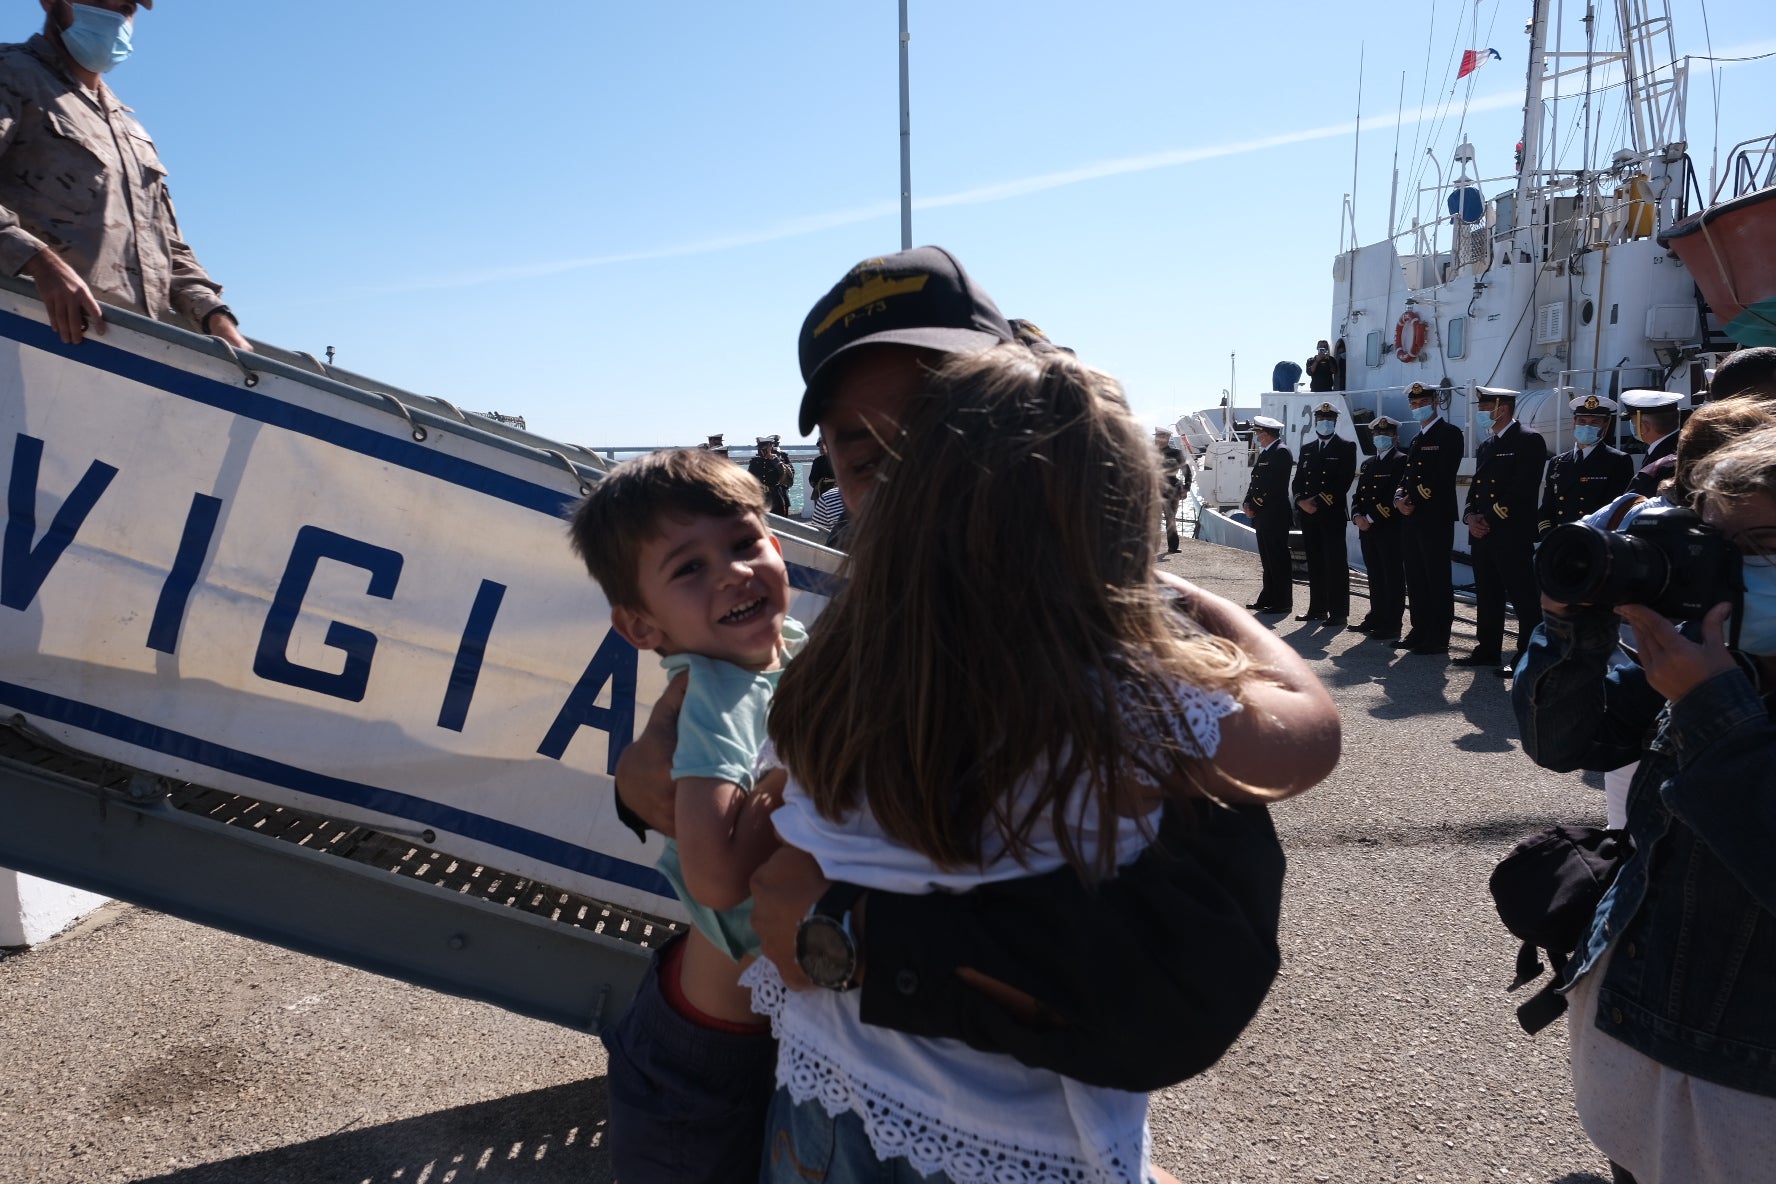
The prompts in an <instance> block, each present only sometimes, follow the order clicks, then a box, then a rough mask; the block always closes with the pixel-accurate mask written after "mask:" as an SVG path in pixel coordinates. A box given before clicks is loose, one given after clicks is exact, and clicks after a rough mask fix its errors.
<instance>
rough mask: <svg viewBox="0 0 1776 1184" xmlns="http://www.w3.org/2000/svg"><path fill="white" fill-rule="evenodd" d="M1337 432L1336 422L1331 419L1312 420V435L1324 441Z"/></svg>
mask: <svg viewBox="0 0 1776 1184" xmlns="http://www.w3.org/2000/svg"><path fill="white" fill-rule="evenodd" d="M1337 430H1338V421H1336V420H1331V419H1316V420H1314V435H1316V436H1319V437H1321V438H1322V439H1324V438H1325V437H1327V436H1330V435H1332V434H1333V433H1334V432H1336V431H1337Z"/></svg>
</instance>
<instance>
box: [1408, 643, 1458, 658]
mask: <svg viewBox="0 0 1776 1184" xmlns="http://www.w3.org/2000/svg"><path fill="white" fill-rule="evenodd" d="M1406 652H1407V653H1409V654H1418V655H1419V656H1421V657H1426V656H1429V655H1432V654H1435V655H1436V656H1437V657H1439V658H1447V657H1448V656H1449V647H1448V646H1446V645H1415V646H1413V647H1412V648H1411V649H1409V650H1407V651H1406Z"/></svg>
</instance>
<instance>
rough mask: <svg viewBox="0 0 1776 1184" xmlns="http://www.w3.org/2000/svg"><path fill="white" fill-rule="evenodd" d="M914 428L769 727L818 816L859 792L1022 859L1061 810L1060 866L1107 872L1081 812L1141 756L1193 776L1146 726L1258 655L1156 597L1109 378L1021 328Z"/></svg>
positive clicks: (1110, 853) (939, 842)
mask: <svg viewBox="0 0 1776 1184" xmlns="http://www.w3.org/2000/svg"><path fill="white" fill-rule="evenodd" d="M905 429H906V432H905V435H904V437H903V438H902V439H901V441H900V447H898V448H897V449H896V450H895V451H894V453H893V454H892V455H890V457H889V458H888V459H887V460H886V461H885V462H884V463H883V466H882V470H881V473H880V477H879V483H878V484H877V485H876V487H875V488H874V490H873V491H872V492H871V493H870V500H869V503H868V505H867V506H866V507H865V509H864V510H863V512H862V513H861V514H859V515H858V516H857V517H856V518H855V519H854V520H853V522H852V530H853V531H854V533H853V535H852V536H851V552H850V555H849V557H848V559H847V566H846V568H845V574H846V576H847V579H846V582H845V585H844V587H843V588H842V589H840V591H839V592H838V594H837V595H836V596H835V597H834V598H833V600H832V602H831V603H830V604H828V605H827V607H826V609H825V610H824V611H823V612H822V613H821V615H820V620H819V622H818V623H817V624H816V626H815V628H814V630H813V631H812V633H811V634H810V636H809V639H808V643H807V648H806V649H805V650H804V651H803V652H802V656H801V657H800V658H799V659H798V660H797V661H796V662H794V663H792V664H791V665H790V667H789V669H788V670H787V671H785V672H784V675H783V681H782V682H781V683H780V684H779V686H778V691H777V697H776V699H775V700H774V705H773V707H772V711H771V719H770V732H771V739H772V741H773V742H774V743H775V744H776V747H777V751H778V754H779V755H780V756H781V757H782V759H783V761H784V764H785V765H786V766H787V767H788V768H789V769H791V770H792V771H793V772H794V774H795V776H796V778H797V781H798V783H799V784H801V785H802V787H803V788H804V789H805V790H806V791H807V792H808V795H809V797H810V798H811V800H812V801H813V803H814V805H815V807H816V808H817V809H818V810H819V811H820V812H821V814H822V815H824V816H825V817H828V818H837V817H840V816H842V815H843V814H845V813H848V812H849V811H850V810H852V809H854V808H855V807H856V806H857V805H858V804H859V803H860V801H862V800H867V802H868V805H869V807H870V811H871V813H872V814H873V815H874V816H875V818H876V820H877V822H878V823H879V824H880V825H881V827H882V829H883V830H884V831H885V832H886V833H887V834H888V835H889V837H890V838H892V839H894V840H895V841H897V842H899V843H901V844H903V845H905V846H907V847H910V848H911V849H913V850H915V851H918V852H920V853H922V854H924V855H926V856H928V857H930V858H931V859H932V860H934V861H935V862H937V863H939V864H940V865H943V866H947V867H958V866H968V865H970V864H974V865H976V866H978V864H979V861H980V860H981V859H982V858H983V857H984V856H986V854H987V852H988V851H989V850H991V849H992V848H994V847H995V846H997V845H998V843H995V842H994V839H995V837H996V838H997V840H998V841H999V842H1000V843H1003V850H1004V851H1005V852H1006V853H1007V854H1009V855H1010V856H1012V857H1013V858H1017V857H1019V856H1020V855H1021V854H1022V853H1024V852H1025V851H1027V850H1028V847H1029V843H1030V841H1031V833H1032V827H1033V826H1034V825H1035V824H1037V823H1039V822H1040V821H1042V820H1043V819H1045V818H1053V819H1055V820H1065V824H1063V821H1057V822H1056V829H1057V832H1058V836H1057V837H1058V839H1059V842H1060V844H1061V849H1062V853H1063V854H1064V855H1065V856H1066V857H1067V859H1068V861H1069V862H1070V863H1072V864H1073V865H1074V866H1075V867H1076V868H1078V869H1079V870H1081V871H1082V872H1084V873H1086V874H1087V875H1088V876H1092V877H1105V876H1108V875H1110V874H1112V873H1113V872H1114V870H1115V850H1114V844H1103V845H1099V844H1097V843H1096V842H1095V840H1093V839H1091V837H1090V836H1080V835H1076V834H1073V833H1071V822H1072V820H1076V819H1078V818H1079V817H1080V816H1081V815H1080V810H1081V809H1082V808H1083V807H1084V805H1085V804H1086V803H1088V802H1089V803H1091V804H1092V805H1094V806H1096V807H1097V808H1098V809H1100V810H1101V811H1102V813H1101V817H1104V818H1109V817H1111V816H1112V815H1113V814H1114V813H1115V812H1116V810H1117V809H1118V808H1119V807H1121V808H1126V806H1127V805H1128V803H1129V802H1130V801H1131V800H1132V798H1131V793H1132V792H1136V787H1135V785H1134V783H1133V781H1132V780H1131V778H1132V776H1133V775H1132V774H1131V773H1130V766H1131V765H1139V766H1140V767H1141V768H1142V769H1143V770H1145V771H1146V772H1148V773H1150V774H1152V775H1153V777H1154V780H1155V781H1156V782H1176V783H1178V784H1184V783H1194V784H1196V785H1200V784H1201V782H1200V780H1195V781H1194V782H1192V781H1191V779H1192V778H1200V775H1201V773H1202V767H1201V766H1202V764H1203V763H1204V762H1202V761H1201V760H1199V759H1198V758H1195V757H1193V756H1192V755H1191V754H1190V753H1189V752H1188V751H1186V750H1185V748H1184V746H1183V745H1181V744H1179V743H1178V742H1176V741H1174V740H1172V739H1171V732H1170V730H1169V728H1160V727H1149V728H1148V729H1146V730H1144V729H1143V727H1142V725H1143V724H1146V725H1154V723H1155V721H1164V720H1170V719H1173V718H1176V717H1177V716H1178V715H1179V714H1181V712H1180V709H1179V705H1178V703H1177V701H1176V694H1177V691H1176V687H1177V686H1178V684H1179V683H1180V682H1185V683H1189V684H1191V685H1193V686H1196V687H1200V688H1203V689H1205V690H1225V691H1228V692H1230V693H1233V694H1235V695H1237V694H1239V693H1240V690H1241V688H1242V685H1243V683H1244V682H1245V680H1246V679H1247V677H1248V672H1249V671H1250V669H1251V666H1252V663H1251V661H1250V659H1248V658H1247V657H1246V655H1245V654H1243V653H1242V652H1241V651H1240V650H1239V649H1238V648H1237V647H1235V646H1233V645H1232V644H1231V643H1228V642H1226V641H1225V640H1223V639H1220V638H1215V637H1210V636H1208V635H1206V634H1204V633H1202V632H1201V631H1198V630H1193V629H1192V628H1190V627H1189V626H1188V624H1187V623H1186V622H1185V620H1184V618H1183V617H1182V616H1181V615H1180V614H1179V613H1177V612H1176V611H1175V610H1174V609H1173V608H1172V607H1171V606H1169V605H1168V604H1167V603H1166V601H1165V600H1164V599H1163V597H1162V596H1161V595H1160V592H1159V588H1158V586H1157V584H1156V583H1155V581H1154V574H1153V562H1154V556H1153V539H1152V533H1153V523H1154V521H1155V520H1156V519H1157V516H1158V512H1159V470H1158V466H1156V465H1155V464H1154V463H1153V452H1152V445H1151V444H1149V443H1148V442H1147V441H1146V440H1145V439H1144V438H1143V435H1142V432H1141V425H1140V424H1139V423H1138V422H1137V421H1136V419H1135V418H1134V416H1133V415H1132V414H1131V413H1130V411H1129V408H1128V403H1127V401H1126V400H1125V399H1124V397H1123V393H1122V390H1121V388H1120V387H1118V386H1117V384H1116V382H1115V381H1114V380H1113V379H1111V378H1110V377H1109V376H1108V375H1105V374H1101V373H1099V372H1098V371H1096V370H1093V369H1091V368H1089V367H1087V366H1085V365H1083V364H1082V363H1080V362H1079V361H1078V360H1076V359H1075V358H1073V357H1071V356H1070V355H1068V354H1064V353H1060V352H1058V351H1057V352H1054V353H1047V354H1035V353H1032V352H1031V351H1029V350H1027V349H1025V348H1024V347H1022V346H1020V345H1015V344H1009V345H1000V346H996V347H994V348H992V349H989V350H986V351H983V352H980V353H975V354H963V355H954V356H952V357H951V358H950V360H949V361H948V362H947V363H946V364H945V365H944V366H943V367H942V369H940V370H939V371H938V372H937V373H936V374H935V375H933V376H932V377H931V379H930V381H928V382H927V383H926V385H925V387H924V389H923V390H921V391H920V393H919V394H918V395H917V396H915V398H914V399H913V401H912V403H911V404H910V405H909V407H908V408H907V412H906V418H905ZM1148 731H1153V732H1154V733H1155V734H1152V735H1149V734H1148Z"/></svg>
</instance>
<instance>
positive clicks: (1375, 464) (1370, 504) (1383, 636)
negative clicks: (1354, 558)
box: [1351, 415, 1406, 641]
mask: <svg viewBox="0 0 1776 1184" xmlns="http://www.w3.org/2000/svg"><path fill="white" fill-rule="evenodd" d="M1399 438H1400V425H1399V423H1397V422H1396V421H1394V420H1392V419H1390V418H1388V417H1387V416H1385V415H1380V416H1377V417H1376V418H1375V420H1374V421H1373V422H1371V423H1370V425H1369V442H1370V443H1372V444H1374V445H1375V455H1374V456H1372V457H1370V458H1369V459H1368V460H1366V461H1364V462H1363V468H1362V471H1361V472H1360V473H1358V474H1357V491H1356V493H1354V494H1352V495H1351V521H1352V522H1354V523H1356V525H1357V532H1358V533H1357V542H1358V545H1359V546H1360V547H1362V549H1363V570H1364V571H1366V572H1367V573H1368V574H1369V612H1368V613H1367V614H1366V615H1365V616H1364V617H1363V619H1362V620H1361V621H1358V622H1357V623H1356V624H1355V625H1352V626H1351V629H1352V630H1353V631H1354V632H1357V633H1367V634H1368V635H1369V638H1370V640H1371V641H1395V640H1398V638H1399V636H1400V620H1401V618H1402V617H1403V616H1404V615H1405V612H1406V561H1405V557H1404V555H1403V554H1402V552H1401V550H1400V513H1399V511H1397V510H1395V509H1394V489H1395V487H1396V486H1398V485H1399V484H1400V474H1401V473H1402V472H1404V471H1405V468H1406V454H1405V453H1404V452H1401V451H1400V450H1399V449H1398V448H1396V447H1395V446H1394V445H1395V442H1396V441H1398V440H1399Z"/></svg>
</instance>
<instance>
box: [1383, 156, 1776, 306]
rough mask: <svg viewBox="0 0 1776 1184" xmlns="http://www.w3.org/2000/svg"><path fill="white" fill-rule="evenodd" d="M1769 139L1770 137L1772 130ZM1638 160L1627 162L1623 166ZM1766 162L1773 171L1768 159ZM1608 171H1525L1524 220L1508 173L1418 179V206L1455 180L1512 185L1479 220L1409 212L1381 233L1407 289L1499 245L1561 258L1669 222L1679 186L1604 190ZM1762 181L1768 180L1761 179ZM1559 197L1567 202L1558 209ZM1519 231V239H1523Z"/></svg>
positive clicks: (1482, 260)
mask: <svg viewBox="0 0 1776 1184" xmlns="http://www.w3.org/2000/svg"><path fill="white" fill-rule="evenodd" d="M1771 140H1772V141H1776V137H1771ZM1753 144H1754V145H1762V147H1763V149H1764V151H1765V152H1769V151H1770V148H1771V144H1770V143H1769V142H1766V141H1756V142H1753ZM1742 147H1743V146H1742ZM1754 157H1755V149H1754V151H1753V152H1751V153H1748V158H1747V163H1746V164H1745V165H1744V166H1743V167H1742V168H1739V169H1738V171H1739V172H1741V173H1744V174H1745V175H1746V176H1748V177H1749V176H1754V175H1755V174H1756V170H1757V169H1758V168H1760V167H1763V161H1762V159H1761V158H1755V160H1754ZM1644 164H1645V162H1642V161H1635V162H1631V163H1630V164H1629V165H1628V166H1625V170H1632V169H1634V168H1636V167H1638V166H1641V165H1644ZM1736 167H1737V166H1736ZM1771 168H1772V170H1773V171H1776V163H1773V164H1772V165H1771ZM1683 171H1684V174H1685V176H1686V177H1689V178H1693V173H1692V171H1691V170H1690V169H1689V168H1688V166H1687V164H1686V166H1685V167H1684V170H1683ZM1623 175H1624V176H1625V175H1626V173H1625V171H1624V173H1623ZM1616 179H1618V178H1617V176H1616V175H1615V174H1612V173H1611V172H1608V171H1602V172H1599V171H1595V170H1592V171H1587V172H1583V173H1581V172H1577V171H1570V170H1568V171H1536V172H1533V173H1532V174H1531V180H1532V182H1533V187H1532V189H1531V190H1530V192H1529V195H1528V196H1529V200H1530V202H1531V203H1532V205H1531V208H1532V210H1536V211H1539V212H1540V216H1538V217H1535V218H1534V219H1533V220H1528V221H1526V220H1525V218H1524V213H1525V211H1524V210H1521V209H1518V208H1517V191H1516V189H1515V185H1516V182H1517V178H1516V176H1515V175H1506V176H1498V177H1481V178H1468V177H1461V178H1457V179H1455V180H1453V181H1450V182H1448V183H1447V184H1441V185H1438V186H1435V187H1433V186H1428V185H1427V186H1423V187H1421V188H1420V189H1419V190H1418V192H1417V194H1416V195H1415V196H1416V199H1417V208H1422V206H1423V203H1424V201H1425V199H1426V198H1429V199H1431V200H1432V201H1433V202H1436V201H1438V200H1441V199H1442V198H1443V197H1444V196H1445V195H1446V194H1447V193H1449V192H1453V191H1454V190H1455V189H1457V188H1460V187H1473V188H1477V189H1482V190H1483V191H1484V188H1490V187H1494V186H1498V185H1506V184H1508V185H1511V186H1513V188H1512V189H1511V190H1509V191H1508V192H1505V193H1501V194H1498V195H1496V196H1494V197H1490V198H1485V199H1484V200H1485V207H1484V214H1483V217H1482V220H1481V221H1479V222H1475V223H1469V222H1466V221H1464V220H1463V219H1461V218H1460V217H1459V216H1457V215H1455V214H1439V215H1438V216H1437V217H1435V218H1433V219H1431V220H1430V221H1428V222H1423V221H1419V220H1418V219H1416V218H1415V219H1414V220H1413V222H1412V225H1410V226H1408V227H1406V228H1405V229H1403V230H1399V231H1396V232H1395V233H1394V234H1393V235H1391V236H1390V240H1389V241H1391V242H1393V243H1394V245H1395V249H1396V250H1399V251H1400V265H1401V268H1402V270H1403V272H1404V274H1405V280H1406V286H1407V289H1408V290H1409V291H1417V290H1421V289H1423V288H1428V287H1435V286H1437V285H1439V284H1444V283H1448V282H1449V281H1450V280H1452V279H1454V278H1455V277H1456V276H1457V275H1458V274H1459V273H1460V271H1461V269H1462V268H1464V267H1468V266H1470V265H1476V264H1477V265H1478V269H1477V271H1476V274H1478V273H1479V272H1483V271H1485V270H1486V269H1487V268H1489V267H1490V266H1491V265H1492V263H1493V262H1494V261H1495V259H1496V255H1497V252H1498V250H1499V248H1500V246H1501V245H1514V247H1515V249H1516V250H1517V251H1518V252H1519V253H1520V254H1521V255H1522V256H1523V257H1524V260H1525V261H1528V260H1531V259H1539V260H1542V261H1548V260H1552V259H1565V258H1566V257H1568V256H1570V255H1572V254H1574V253H1576V252H1579V251H1582V250H1585V249H1589V248H1594V247H1599V246H1605V245H1607V246H1615V245H1619V244H1621V243H1625V242H1630V241H1633V240H1635V239H1643V238H1650V237H1652V235H1653V234H1654V233H1655V231H1656V229H1657V227H1658V225H1659V224H1661V223H1663V224H1669V223H1671V222H1673V221H1675V220H1676V218H1677V217H1678V216H1680V214H1681V209H1680V207H1681V205H1682V204H1683V203H1682V202H1681V201H1680V198H1681V197H1682V191H1681V188H1680V189H1679V191H1678V192H1676V193H1670V194H1661V193H1652V194H1650V195H1647V194H1643V195H1640V196H1636V195H1635V194H1634V193H1633V192H1631V191H1630V188H1629V187H1628V186H1627V185H1625V184H1618V185H1617V186H1616V187H1615V190H1614V192H1610V191H1607V190H1606V189H1605V188H1604V185H1605V184H1606V183H1608V182H1610V181H1612V180H1616ZM1764 183H1766V184H1767V183H1769V179H1766V181H1765V182H1764ZM1752 187H1753V188H1756V187H1757V186H1752ZM1563 198H1564V199H1568V202H1569V204H1567V205H1566V206H1565V208H1564V209H1562V204H1561V199H1563ZM1661 214H1662V215H1663V217H1661V216H1660V215H1661ZM1446 227H1447V230H1446V229H1445V228H1446ZM1525 238H1527V239H1528V241H1527V242H1524V241H1523V240H1524V239H1525ZM1446 244H1447V245H1446Z"/></svg>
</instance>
